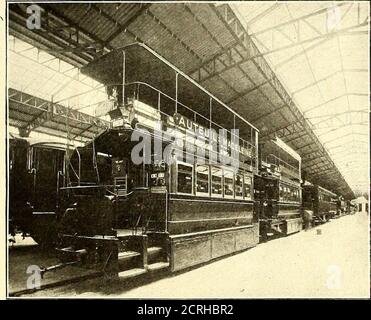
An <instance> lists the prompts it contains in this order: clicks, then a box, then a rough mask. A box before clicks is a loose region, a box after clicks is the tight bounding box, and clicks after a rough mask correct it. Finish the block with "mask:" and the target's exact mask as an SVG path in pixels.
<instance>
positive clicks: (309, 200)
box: [302, 184, 339, 224]
mask: <svg viewBox="0 0 371 320" xmlns="http://www.w3.org/2000/svg"><path fill="white" fill-rule="evenodd" d="M302 194H303V203H302V205H303V210H304V211H305V213H307V214H308V215H309V216H310V217H311V220H312V224H319V223H324V222H328V221H329V220H330V218H333V217H335V215H336V213H337V211H338V207H339V205H338V196H337V195H336V194H335V193H333V192H331V191H329V190H327V189H325V188H323V187H321V186H319V185H315V184H314V185H312V184H304V185H303V186H302Z"/></svg>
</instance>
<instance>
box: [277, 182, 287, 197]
mask: <svg viewBox="0 0 371 320" xmlns="http://www.w3.org/2000/svg"><path fill="white" fill-rule="evenodd" d="M284 195H285V193H284V185H283V184H282V183H280V185H279V194H278V197H279V200H280V201H284V199H285V198H284Z"/></svg>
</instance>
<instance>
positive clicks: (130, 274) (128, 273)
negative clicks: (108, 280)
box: [118, 268, 147, 280]
mask: <svg viewBox="0 0 371 320" xmlns="http://www.w3.org/2000/svg"><path fill="white" fill-rule="evenodd" d="M146 272H147V270H146V269H143V268H133V269H129V270H125V271H121V272H119V274H118V277H119V279H120V280H126V279H131V278H135V277H138V276H140V275H142V274H145V273H146Z"/></svg>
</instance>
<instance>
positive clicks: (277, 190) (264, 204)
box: [254, 138, 303, 241]
mask: <svg viewBox="0 0 371 320" xmlns="http://www.w3.org/2000/svg"><path fill="white" fill-rule="evenodd" d="M259 150H260V157H259V174H258V175H256V176H255V179H254V193H255V200H256V205H257V212H258V214H259V224H260V238H261V240H262V241H265V240H268V239H269V238H272V237H276V236H282V235H283V236H285V235H289V234H292V233H295V232H299V231H300V230H301V229H302V225H303V220H302V212H301V158H300V156H299V155H298V154H297V153H296V152H295V151H294V150H293V149H291V148H290V147H289V146H288V145H286V144H285V143H284V142H283V141H282V140H280V139H279V138H275V139H273V140H269V141H266V142H264V143H261V145H260V147H259Z"/></svg>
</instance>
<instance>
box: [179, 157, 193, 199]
mask: <svg viewBox="0 0 371 320" xmlns="http://www.w3.org/2000/svg"><path fill="white" fill-rule="evenodd" d="M179 166H185V167H189V168H191V192H190V193H189V192H183V191H179V172H180V170H179ZM176 193H177V194H183V195H193V194H194V166H193V165H192V164H189V163H186V162H181V161H178V162H177V164H176Z"/></svg>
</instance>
